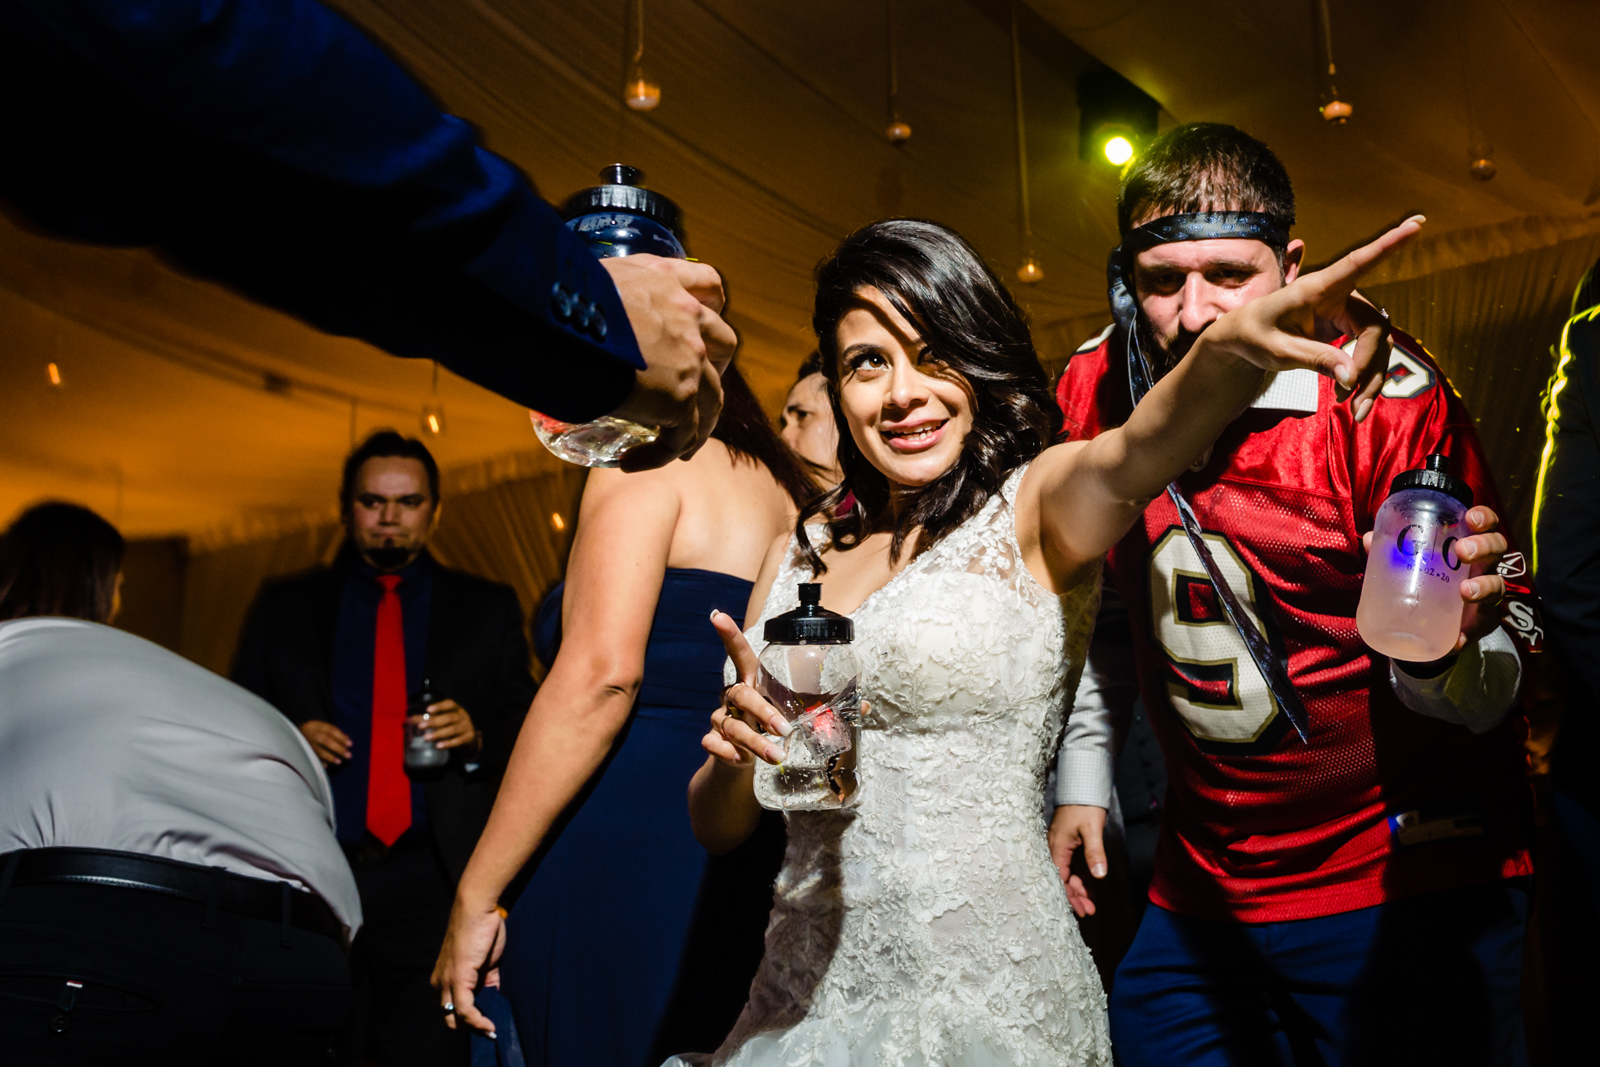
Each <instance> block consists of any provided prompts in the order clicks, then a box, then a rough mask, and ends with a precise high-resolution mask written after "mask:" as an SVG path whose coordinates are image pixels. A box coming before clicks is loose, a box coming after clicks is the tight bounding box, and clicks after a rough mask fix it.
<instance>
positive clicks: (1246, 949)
mask: <svg viewBox="0 0 1600 1067" xmlns="http://www.w3.org/2000/svg"><path fill="white" fill-rule="evenodd" d="M1527 918H1528V893H1527V889H1526V887H1525V885H1524V884H1523V883H1522V882H1521V881H1511V882H1499V883H1495V884H1492V885H1480V886H1469V887H1467V888H1464V889H1453V890H1447V891H1442V892H1438V893H1425V894H1422V895H1419V896H1414V897H1406V898H1404V899H1401V900H1397V901H1393V902H1391V903H1388V904H1381V905H1378V906H1377V907H1371V908H1362V909H1359V910H1357V911H1351V912H1345V913H1343V914H1339V915H1329V916H1326V917H1325V918H1320V919H1301V920H1298V921H1296V922H1277V923H1234V922H1212V921H1209V920H1205V919H1195V918H1191V917H1189V916H1185V915H1178V914H1176V913H1174V912H1170V911H1167V910H1166V909H1164V908H1159V907H1157V906H1155V905H1154V904H1152V905H1150V906H1149V907H1147V908H1146V909H1145V913H1144V921H1143V922H1142V923H1140V925H1139V933H1138V936H1136V937H1135V938H1134V941H1133V947H1132V948H1130V949H1129V950H1128V954H1127V956H1125V957H1124V958H1123V961H1122V965H1121V966H1120V967H1119V968H1117V977H1116V982H1115V983H1114V984H1113V985H1112V989H1111V1044H1112V1047H1113V1048H1114V1049H1115V1050H1116V1053H1117V1063H1118V1064H1120V1065H1121V1067H1156V1065H1159V1067H1168V1065H1171V1064H1184V1065H1186V1067H1257V1065H1261V1067H1287V1065H1289V1064H1293V1065H1295V1067H1313V1065H1315V1067H1321V1065H1328V1067H1387V1065H1391V1064H1393V1065H1396V1067H1399V1065H1404V1067H1417V1065H1421V1064H1429V1065H1431V1064H1440V1065H1449V1067H1472V1065H1484V1067H1488V1065H1493V1067H1521V1065H1523V1064H1526V1063H1527V1051H1526V1048H1525V1047H1524V1043H1523V1033H1522V1008H1521V1000H1520V994H1521V987H1522V943H1523V937H1524V929H1525V927H1526V925H1527Z"/></svg>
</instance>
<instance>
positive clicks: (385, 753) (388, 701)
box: [367, 574, 411, 845]
mask: <svg viewBox="0 0 1600 1067" xmlns="http://www.w3.org/2000/svg"><path fill="white" fill-rule="evenodd" d="M378 584H380V585H382V586H383V599H382V600H380V601H378V632H377V640H375V641H374V642H373V650H372V741H371V747H370V748H369V750H368V760H367V829H368V830H371V831H372V836H373V837H376V838H377V839H378V840H379V841H382V842H383V843H384V844H386V845H392V844H394V843H395V842H396V841H397V840H399V838H400V835H401V834H403V833H405V832H406V827H408V826H410V825H411V780H410V779H408V778H407V777H406V770H405V766H404V756H405V721H406V635H405V630H404V629H403V628H402V627H401V625H400V594H399V593H398V592H396V590H397V589H398V587H399V585H400V576H399V575H398V574H380V575H378Z"/></svg>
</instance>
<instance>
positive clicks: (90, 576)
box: [0, 503, 124, 623]
mask: <svg viewBox="0 0 1600 1067" xmlns="http://www.w3.org/2000/svg"><path fill="white" fill-rule="evenodd" d="M123 547H124V545H123V540H122V535H121V534H120V533H118V532H117V528H116V527H115V526H113V525H111V524H110V523H109V522H107V521H106V520H104V519H102V518H101V517H100V516H98V515H96V514H95V513H94V512H92V511H90V510H89V509H88V508H84V507H79V506H78V505H77V504H61V503H48V504H35V505H34V506H33V507H31V508H29V509H28V510H27V511H24V512H23V513H22V514H21V515H19V516H17V520H16V521H15V522H13V523H12V524H11V526H10V527H9V528H8V529H7V530H6V532H5V534H4V535H3V536H0V620H4V619H21V618H25V617H27V616H29V615H61V616H65V617H67V618H72V619H88V620H89V621H90V622H106V623H108V622H110V621H111V620H112V619H114V618H116V616H117V611H118V609H120V608H121V607H122V552H123Z"/></svg>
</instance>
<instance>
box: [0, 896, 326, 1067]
mask: <svg viewBox="0 0 1600 1067" xmlns="http://www.w3.org/2000/svg"><path fill="white" fill-rule="evenodd" d="M349 1004H350V970H349V967H348V964H347V963H346V960H345V955H344V950H343V948H342V947H341V946H340V945H339V943H338V942H337V941H335V940H334V939H333V938H331V937H328V936H326V935H324V934H317V933H312V932H310V931H307V930H302V929H299V928H297V927H285V926H284V925H282V924H281V923H276V922H268V921H265V920H262V919H254V918H246V917H244V916H240V915H234V914H230V913H228V912H215V913H208V911H207V908H206V906H205V905H203V904H198V903H194V902H192V901H188V900H183V899H180V898H177V897H172V896H168V895H165V894H162V893H156V892H151V891H149V890H144V889H128V888H123V887H120V886H105V885H92V884H83V885H78V884H59V883H58V884H39V885H21V886H12V887H11V889H10V890H9V892H7V893H6V896H5V899H4V900H3V901H0V1062H4V1063H5V1064H7V1065H12V1067H21V1065H33V1064H52V1065H57V1064H117V1065H123V1064H143V1063H152V1064H157V1063H159V1064H163V1065H169V1064H190V1063H194V1064H219V1063H226V1064H230V1065H232V1064H261V1065H263V1067H265V1065H272V1067H297V1065H300V1064H318V1065H322V1064H328V1063H331V1062H332V1054H333V1048H334V1046H335V1044H336V1042H337V1040H338V1035H339V1031H340V1025H341V1023H342V1021H343V1019H344V1018H345V1015H346V1013H347V1012H348V1009H349Z"/></svg>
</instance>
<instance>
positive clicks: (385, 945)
mask: <svg viewBox="0 0 1600 1067" xmlns="http://www.w3.org/2000/svg"><path fill="white" fill-rule="evenodd" d="M349 856H350V867H351V870H353V871H354V872H355V876H356V887H357V888H358V889H359V890H360V891H361V911H362V915H363V919H364V921H363V925H362V927H361V932H360V933H359V934H357V935H356V942H355V945H354V946H353V947H352V949H351V953H350V970H351V972H352V976H353V978H354V985H355V1006H354V1010H353V1011H352V1013H351V1022H350V1026H349V1029H348V1030H347V1032H346V1035H345V1040H344V1042H343V1043H342V1045H341V1047H340V1056H339V1059H340V1062H341V1063H343V1064H346V1065H348V1067H359V1065H360V1064H361V1063H363V1062H364V1061H365V1060H367V1059H369V1058H370V1059H375V1060H377V1061H378V1062H379V1063H381V1064H382V1065H383V1067H463V1065H465V1064H466V1063H467V1061H468V1058H469V1055H470V1052H469V1048H468V1043H467V1034H466V1032H465V1031H464V1030H451V1029H450V1028H449V1027H447V1026H445V1024H444V1012H443V1011H441V1010H440V1008H439V994H438V992H437V991H436V990H435V989H434V988H433V986H432V985H430V984H429V979H430V978H431V977H432V975H433V965H434V963H435V961H437V960H438V958H439V948H440V946H441V945H443V944H444V932H445V928H446V927H447V926H448V925H449V923H450V904H451V902H452V901H453V900H454V899H455V889H454V887H453V886H452V885H451V884H450V880H449V878H447V877H446V875H445V873H444V868H443V866H442V865H441V864H440V862H439V858H438V855H437V854H436V852H435V850H434V848H433V838H432V835H431V834H429V833H428V832H427V831H426V830H424V831H421V832H417V833H413V834H408V835H407V836H405V837H402V838H401V839H400V840H399V841H396V842H395V847H394V848H391V849H388V850H383V849H382V848H381V847H380V848H373V847H371V846H370V844H369V845H368V846H365V847H360V848H356V849H351V850H350V852H349Z"/></svg>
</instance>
